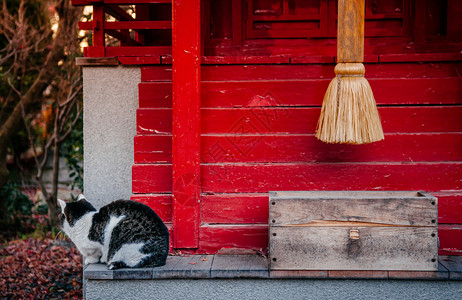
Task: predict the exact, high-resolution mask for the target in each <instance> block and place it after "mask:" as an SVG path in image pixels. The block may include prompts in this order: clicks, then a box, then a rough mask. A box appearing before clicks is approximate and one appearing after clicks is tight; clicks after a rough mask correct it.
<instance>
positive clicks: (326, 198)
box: [269, 191, 438, 230]
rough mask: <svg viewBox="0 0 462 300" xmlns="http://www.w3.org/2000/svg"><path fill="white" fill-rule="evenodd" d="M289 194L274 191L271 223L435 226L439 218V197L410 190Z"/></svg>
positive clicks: (272, 224)
mask: <svg viewBox="0 0 462 300" xmlns="http://www.w3.org/2000/svg"><path fill="white" fill-rule="evenodd" d="M286 194H287V195H285V194H284V193H279V192H276V193H270V198H269V201H270V205H269V208H270V209H269V220H270V221H269V224H270V226H315V227H316V226H318V227H321V226H354V225H353V224H354V223H355V222H357V223H359V224H358V225H356V226H376V227H378V226H435V224H436V222H437V219H438V213H437V199H436V198H434V197H431V198H427V197H422V196H421V197H419V196H418V195H412V194H411V193H410V192H389V193H385V192H381V193H376V192H367V191H362V192H359V193H354V192H349V191H347V192H336V193H334V194H333V193H329V192H325V193H321V192H313V193H311V192H299V193H286ZM342 195H343V196H344V197H342ZM335 222H336V224H333V223H335ZM321 230H322V229H321Z"/></svg>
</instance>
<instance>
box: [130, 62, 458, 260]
mask: <svg viewBox="0 0 462 300" xmlns="http://www.w3.org/2000/svg"><path fill="white" fill-rule="evenodd" d="M333 67H334V64H298V65H297V64H281V65H203V67H202V70H201V72H202V81H201V93H202V97H201V119H202V121H201V150H200V151H201V152H200V157H201V199H200V227H199V249H198V250H197V251H198V252H200V253H215V252H217V251H220V249H222V248H250V249H260V248H265V247H266V246H267V225H266V224H267V222H268V220H267V218H268V217H267V216H268V206H267V205H268V195H267V193H268V191H271V190H426V191H428V192H430V193H432V194H434V195H435V196H437V197H438V198H439V222H440V226H439V233H440V241H441V253H442V254H454V253H456V252H455V251H458V250H457V249H462V210H461V209H462V105H461V104H462V79H461V77H460V74H461V72H462V63H461V62H427V63H381V64H378V63H375V64H367V65H366V70H367V71H366V72H367V73H366V74H367V78H368V79H369V82H370V84H371V86H372V89H373V91H374V93H375V97H376V100H377V103H378V105H379V112H380V114H381V118H382V123H383V128H384V131H385V140H384V141H382V142H378V143H374V144H370V145H363V146H352V145H328V144H324V143H322V142H320V141H318V140H316V138H315V137H314V131H315V128H316V122H317V118H318V116H319V111H320V106H321V101H322V96H323V93H324V92H325V90H326V88H327V85H328V83H329V81H330V77H332V73H333ZM169 72H170V66H152V67H143V68H142V81H143V82H142V83H141V84H140V85H139V97H140V108H139V110H138V112H137V128H138V135H137V136H136V137H135V163H136V165H135V166H134V167H133V192H134V196H133V199H135V200H138V201H142V202H144V203H147V204H148V205H150V206H151V207H152V208H154V209H155V210H156V211H158V212H159V214H160V215H161V216H162V218H163V219H164V220H165V221H167V222H171V216H172V208H171V194H170V193H171V190H172V180H171V178H172V174H171V172H172V165H171V162H172V160H171V157H172V156H171V138H172V137H171V131H172V119H171V118H172V117H171V116H172V111H171V99H172V92H171V88H172V85H171V74H170V73H169ZM454 249H455V250H454ZM222 251H223V250H222Z"/></svg>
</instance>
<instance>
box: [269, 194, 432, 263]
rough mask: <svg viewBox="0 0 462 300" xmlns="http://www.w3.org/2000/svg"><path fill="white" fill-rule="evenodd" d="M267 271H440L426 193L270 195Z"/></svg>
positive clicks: (430, 200)
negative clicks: (268, 262) (268, 264)
mask: <svg viewBox="0 0 462 300" xmlns="http://www.w3.org/2000/svg"><path fill="white" fill-rule="evenodd" d="M269 201H270V203H269V225H270V231H269V243H270V246H269V258H270V269H271V270H394V271H397V270H406V271H437V270H438V257H437V256H438V231H437V222H438V221H437V220H438V212H437V207H438V205H437V198H435V197H433V196H432V195H430V194H428V193H425V192H412V191H410V192H408V191H403V192H401V191H393V192H382V191H339V192H336V191H328V192H270V194H269Z"/></svg>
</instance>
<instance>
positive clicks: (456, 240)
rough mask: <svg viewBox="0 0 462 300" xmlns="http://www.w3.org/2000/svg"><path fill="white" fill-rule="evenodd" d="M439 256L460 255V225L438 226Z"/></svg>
mask: <svg viewBox="0 0 462 300" xmlns="http://www.w3.org/2000/svg"><path fill="white" fill-rule="evenodd" d="M438 237H439V240H440V248H439V255H462V225H460V224H454V225H439V226H438Z"/></svg>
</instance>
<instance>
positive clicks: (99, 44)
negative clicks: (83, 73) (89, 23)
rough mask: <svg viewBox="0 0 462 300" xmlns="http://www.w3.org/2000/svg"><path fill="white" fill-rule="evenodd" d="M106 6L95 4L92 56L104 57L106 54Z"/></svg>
mask: <svg viewBox="0 0 462 300" xmlns="http://www.w3.org/2000/svg"><path fill="white" fill-rule="evenodd" d="M104 17H105V16H104V6H103V5H102V4H100V5H96V4H95V5H93V47H92V53H91V55H90V56H93V57H97V56H99V57H104V56H106V55H105V54H106V53H105V46H106V43H105V39H104Z"/></svg>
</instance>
